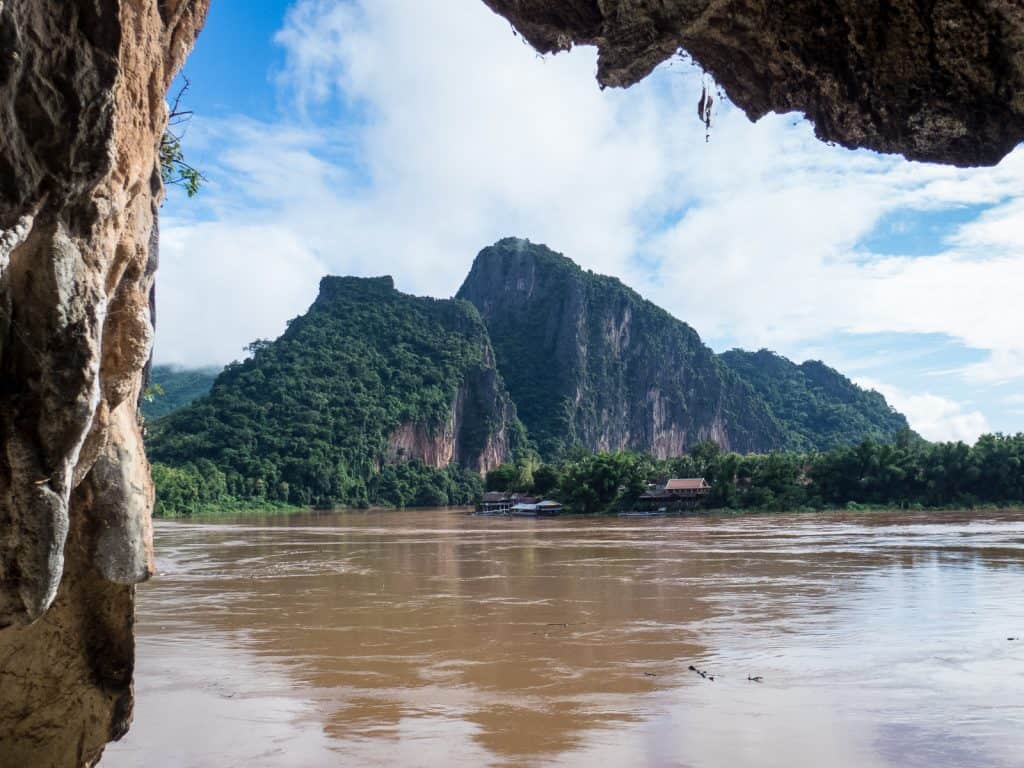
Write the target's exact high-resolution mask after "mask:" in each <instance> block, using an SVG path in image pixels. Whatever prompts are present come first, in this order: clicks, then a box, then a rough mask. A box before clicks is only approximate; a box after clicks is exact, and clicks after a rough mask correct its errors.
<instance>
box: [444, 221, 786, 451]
mask: <svg viewBox="0 0 1024 768" xmlns="http://www.w3.org/2000/svg"><path fill="white" fill-rule="evenodd" d="M458 297H459V298H463V299H467V300H469V301H471V302H472V303H473V304H474V305H475V306H476V307H477V309H478V310H479V311H480V314H481V315H482V316H483V318H484V322H485V323H486V324H487V327H488V330H489V331H490V334H491V340H492V343H493V345H494V349H495V352H496V354H497V356H498V369H499V370H500V372H501V374H502V376H503V377H504V379H505V381H506V383H507V385H508V388H509V391H510V392H511V394H512V398H513V399H514V400H515V402H516V405H517V407H518V412H519V415H520V418H522V420H523V423H524V424H525V425H526V428H527V429H528V430H529V433H530V436H531V437H532V438H533V439H534V440H535V441H536V442H537V445H538V448H539V449H540V451H541V453H542V454H544V455H546V456H551V455H554V454H557V453H558V452H559V451H560V450H562V449H563V448H566V447H568V446H571V445H572V444H574V443H576V442H579V443H581V444H583V445H584V446H586V447H588V448H591V449H593V450H618V449H624V448H628V449H631V450H638V451H649V452H651V453H653V454H654V455H656V456H659V457H666V456H675V455H679V454H681V453H683V452H684V451H685V450H686V449H687V448H689V447H690V446H692V445H693V444H694V443H696V442H699V441H701V440H714V441H715V442H717V443H718V444H719V445H721V446H722V447H723V448H726V449H732V450H736V451H741V452H748V451H764V450H769V449H771V448H776V447H782V445H783V441H784V432H783V429H782V428H781V426H780V425H779V423H778V422H777V421H776V420H775V419H774V417H773V416H772V415H771V413H770V412H769V410H768V408H767V407H766V406H765V404H764V402H763V401H762V400H761V399H760V398H758V397H757V396H756V395H755V394H754V393H753V391H752V390H751V389H750V388H749V387H748V386H747V385H746V384H745V383H744V382H742V381H741V380H740V379H739V377H737V376H736V375H735V374H734V373H733V372H732V371H730V370H729V369H728V368H727V367H726V366H725V365H723V364H722V363H721V362H720V361H719V360H718V358H717V356H716V355H715V354H714V352H712V351H711V350H710V349H709V348H708V347H706V346H705V345H704V344H703V343H701V340H700V337H699V336H698V335H697V333H696V331H694V330H693V329H692V328H690V327H689V326H688V325H686V324H685V323H682V322H680V321H679V320H676V319H675V318H674V317H672V316H671V315H669V314H668V313H667V312H665V311H664V310H662V309H659V308H658V307H656V306H654V305H653V304H651V303H650V302H648V301H645V300H644V299H642V298H641V297H640V296H639V295H637V294H636V293H635V292H634V291H632V290H630V289H629V288H627V287H626V286H624V285H623V284H622V283H620V282H619V281H618V280H616V279H614V278H611V277H604V276H602V275H595V274H593V273H590V272H584V271H583V270H582V269H580V268H579V267H578V266H576V265H575V264H574V263H573V262H571V261H570V260H569V259H567V258H565V257H564V256H561V255H559V254H557V253H555V252H554V251H551V250H550V249H548V248H547V247H545V246H542V245H536V244H533V243H530V242H529V241H528V240H519V239H515V238H508V239H505V240H502V241H500V242H498V243H497V244H495V245H493V246H491V247H490V248H485V249H484V250H483V251H481V252H480V254H479V256H477V258H476V261H475V262H474V264H473V268H472V270H471V271H470V273H469V276H468V277H467V278H466V281H465V283H463V285H462V288H461V289H460V290H459V293H458Z"/></svg>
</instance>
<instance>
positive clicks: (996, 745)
mask: <svg viewBox="0 0 1024 768" xmlns="http://www.w3.org/2000/svg"><path fill="white" fill-rule="evenodd" d="M156 536H157V551H158V564H159V568H160V575H159V577H158V578H157V579H156V580H155V581H153V582H151V583H150V584H147V585H145V586H144V587H142V588H140V590H139V597H138V631H139V643H138V670H137V688H136V690H137V705H136V715H135V725H134V726H133V728H132V730H131V732H130V733H129V734H128V736H127V737H126V738H125V739H124V741H123V742H122V743H120V744H117V745H113V746H111V747H110V749H109V750H108V753H107V755H106V757H105V758H104V760H103V763H102V765H103V766H104V767H105V768H108V767H110V766H113V767H115V768H116V767H118V766H125V767H127V766H137V765H146V766H155V767H157V768H160V767H162V766H167V767H168V768H171V767H172V766H173V768H179V767H183V766H217V767H218V768H219V767H221V766H275V767H276V766H338V765H352V766H373V765H381V766H385V765H406V766H417V765H444V766H480V765H503V766H505V765H507V766H523V765H531V766H532V765H544V766H548V765H556V766H594V765H602V764H603V765H606V766H627V765H628V766H693V767H694V768H700V767H703V766H729V767H736V766H780V767H781V766H785V767H786V768H799V767H800V766H836V767H838V768H846V767H849V768H871V767H872V766H899V767H900V768H906V767H908V766H922V767H924V766H928V767H929V768H933V767H935V766H940V767H941V766H950V767H953V766H956V767H957V768H961V767H965V766H986V767H990V766H991V767H999V766H1007V767H1010V766H1013V767H1015V768H1016V767H1019V766H1021V765H1022V764H1024V757H1022V756H1024V639H1022V640H1020V641H1011V640H1008V638H1009V637H1021V636H1024V512H1014V513H982V514H980V516H979V514H977V513H976V514H975V515H974V516H973V517H972V516H969V515H966V514H960V513H949V512H945V513H928V514H921V513H915V514H902V515H895V514H863V513H861V514H845V515H844V514H835V515H815V516H810V515H807V516H799V515H794V516H764V517H755V516H751V517H742V518H723V519H715V518H701V519H694V518H690V519H654V520H640V521H638V520H611V521H609V520H578V519H568V518H562V519H557V520H507V519H495V518H476V517H469V516H466V515H464V514H460V513H459V512H456V511H444V510H438V511H423V512H370V513H358V512H353V513H340V514H329V515H315V516H314V515H303V516H291V517H277V518H266V517H264V518H249V519H240V520H238V521H232V522H230V523H223V522H217V523H209V524H204V523H173V522H162V523H158V524H157V528H156ZM690 665H695V666H697V667H698V668H699V669H703V670H707V671H709V672H710V673H711V674H712V675H714V676H715V679H714V681H713V682H712V681H711V680H709V679H708V680H706V679H703V678H701V677H699V676H698V675H696V674H695V673H693V672H691V671H689V666H690ZM749 676H760V677H762V678H763V682H755V681H751V680H748V677H749Z"/></svg>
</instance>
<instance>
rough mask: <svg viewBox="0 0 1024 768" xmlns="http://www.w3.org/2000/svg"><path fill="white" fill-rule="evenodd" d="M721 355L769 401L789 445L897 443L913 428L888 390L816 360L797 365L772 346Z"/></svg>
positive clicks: (803, 447) (822, 446)
mask: <svg viewBox="0 0 1024 768" xmlns="http://www.w3.org/2000/svg"><path fill="white" fill-rule="evenodd" d="M721 359H722V360H723V361H724V362H725V364H726V365H728V366H729V367H730V368H732V370H734V371H736V373H738V374H739V375H740V376H741V377H742V378H743V380H744V381H746V382H748V383H749V384H750V385H751V386H752V387H753V388H754V390H755V391H756V392H757V393H758V394H759V395H760V396H761V397H762V398H764V400H765V402H767V403H768V407H769V408H771V410H772V413H774V414H775V417H776V418H777V419H778V420H779V421H780V422H781V423H782V425H783V427H784V429H785V430H786V445H787V447H789V448H794V449H798V450H808V449H812V448H813V449H816V450H822V451H823V450H828V449H830V448H836V447H839V446H843V445H849V444H850V443H855V442H860V441H861V440H865V439H871V440H875V441H877V442H882V443H891V442H893V441H894V440H895V439H896V437H897V436H898V435H900V433H902V432H906V431H908V430H909V429H910V425H909V424H908V423H907V419H906V417H905V416H903V414H901V413H898V412H897V411H896V410H895V409H893V408H892V406H890V405H889V404H888V403H887V402H886V400H885V398H884V397H883V396H882V395H880V394H878V393H877V392H873V391H868V390H865V389H862V388H861V387H858V386H857V385H856V384H854V383H853V382H852V381H850V380H849V379H848V378H846V377H845V376H843V375H842V374H841V373H839V372H838V371H836V370H835V369H833V368H829V367H828V366H827V365H825V364H824V363H821V362H818V361H816V360H811V361H808V362H805V363H802V364H801V365H797V364H796V363H794V362H792V361H790V360H787V359H786V358H785V357H782V356H781V355H777V354H775V353H774V352H769V351H768V350H766V349H762V350H761V351H759V352H745V351H743V350H741V349H734V350H731V351H729V352H725V353H724V354H722V355H721Z"/></svg>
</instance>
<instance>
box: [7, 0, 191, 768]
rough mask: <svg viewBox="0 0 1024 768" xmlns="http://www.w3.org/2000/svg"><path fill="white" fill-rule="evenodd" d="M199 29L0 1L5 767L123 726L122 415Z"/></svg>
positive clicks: (135, 506)
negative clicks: (174, 120)
mask: <svg viewBox="0 0 1024 768" xmlns="http://www.w3.org/2000/svg"><path fill="white" fill-rule="evenodd" d="M205 10H206V0H164V1H163V2H160V3H156V2H135V1H132V2H129V1H128V0H90V1H89V2H86V1H85V0H66V1H62V2H58V1H57V0H0V692H2V693H0V745H2V754H3V761H4V762H5V764H7V763H9V764H11V765H40V766H42V765H46V766H65V765H69V766H70V765H75V766H77V765H82V764H88V763H91V762H93V761H94V760H96V759H97V758H98V756H99V754H100V753H101V751H102V748H103V745H104V743H105V742H106V741H108V740H109V739H111V738H115V737H117V736H119V735H120V734H122V733H123V732H124V731H125V730H126V728H127V725H128V722H129V720H130V718H131V710H132V695H131V674H132V668H133V664H134V659H133V639H132V599H133V594H134V593H133V587H132V586H131V585H132V584H133V583H135V582H136V581H138V580H140V579H143V578H146V577H147V576H148V575H149V573H150V572H151V569H152V565H151V551H150V547H151V542H150V536H149V527H148V526H149V513H150V508H151V504H152V491H151V487H150V482H149V468H148V465H147V464H146V460H145V456H144V453H143V450H142V441H141V437H140V433H139V427H138V423H137V420H136V416H135V401H136V398H137V396H138V391H139V386H140V372H141V370H142V368H143V366H144V365H145V363H146V360H147V358H148V356H149V348H150V342H151V339H152V327H151V320H150V308H149V303H148V295H149V290H150V286H151V284H152V280H153V272H154V269H155V266H156V265H155V263H153V260H152V259H151V258H150V252H149V247H148V246H149V240H150V233H151V231H152V229H153V226H154V224H153V222H154V212H155V206H156V204H157V202H158V198H159V196H160V195H161V193H162V187H161V183H160V174H159V169H158V166H157V145H158V142H159V138H160V136H161V134H162V132H163V129H164V126H165V123H166V119H167V115H166V106H165V104H164V95H165V93H166V91H167V88H168V85H169V84H170V79H171V77H172V75H173V73H174V71H175V69H176V68H177V67H178V66H179V65H180V64H181V62H182V60H183V59H184V57H185V55H186V54H187V52H188V50H189V49H190V47H191V45H192V43H193V41H194V39H195V35H196V31H197V30H198V28H199V26H200V25H201V23H202V20H203V17H204V14H205ZM44 613H45V614H46V617H45V620H39V619H40V617H42V616H43V614H44Z"/></svg>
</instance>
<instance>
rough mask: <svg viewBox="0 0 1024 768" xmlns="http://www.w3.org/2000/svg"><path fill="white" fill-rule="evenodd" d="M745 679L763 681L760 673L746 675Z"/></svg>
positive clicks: (755, 681)
mask: <svg viewBox="0 0 1024 768" xmlns="http://www.w3.org/2000/svg"><path fill="white" fill-rule="evenodd" d="M747 680H749V681H750V682H752V683H763V682H764V678H763V677H761V676H760V675H747Z"/></svg>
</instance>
